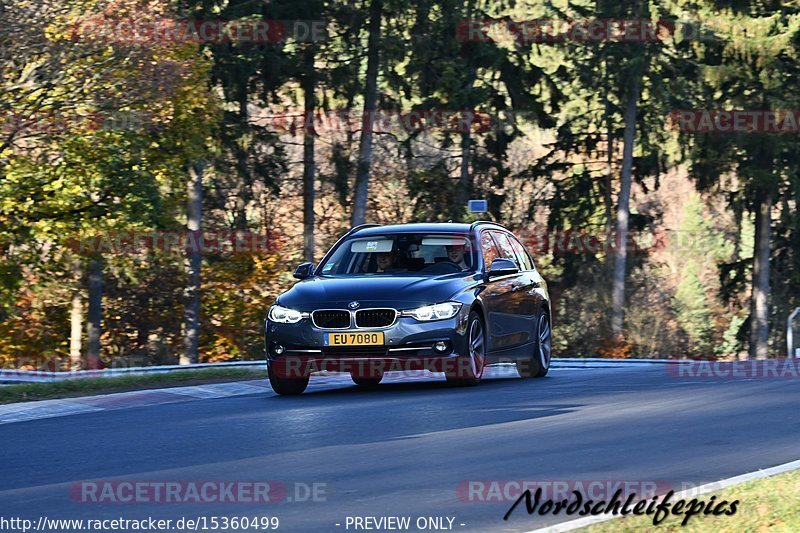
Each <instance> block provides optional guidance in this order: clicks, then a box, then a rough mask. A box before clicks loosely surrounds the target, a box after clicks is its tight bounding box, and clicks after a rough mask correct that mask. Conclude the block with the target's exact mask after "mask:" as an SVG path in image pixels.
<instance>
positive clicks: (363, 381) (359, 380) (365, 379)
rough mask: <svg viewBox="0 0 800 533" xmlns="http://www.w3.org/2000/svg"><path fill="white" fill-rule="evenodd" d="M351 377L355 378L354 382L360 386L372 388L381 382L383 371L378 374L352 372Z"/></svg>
mask: <svg viewBox="0 0 800 533" xmlns="http://www.w3.org/2000/svg"><path fill="white" fill-rule="evenodd" d="M350 377H351V378H352V379H353V383H355V384H356V385H358V386H359V387H364V388H372V387H377V386H378V385H379V384H380V382H381V380H382V379H383V372H381V373H380V374H379V375H376V376H362V375H359V374H358V373H356V372H350Z"/></svg>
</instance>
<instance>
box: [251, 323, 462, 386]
mask: <svg viewBox="0 0 800 533" xmlns="http://www.w3.org/2000/svg"><path fill="white" fill-rule="evenodd" d="M265 327H266V349H267V363H268V364H269V365H270V369H271V371H272V372H273V373H275V374H276V375H278V376H281V377H287V378H291V377H303V376H307V375H309V374H312V373H314V372H321V371H328V372H350V373H353V374H354V375H360V376H365V377H368V376H378V375H381V374H382V373H384V372H391V371H400V372H410V371H420V370H428V371H431V372H448V373H457V372H458V369H459V368H460V367H461V366H464V365H465V364H466V363H464V362H463V361H464V359H465V358H464V357H462V356H464V355H466V354H468V353H469V352H468V349H467V337H466V315H465V314H464V312H463V310H462V311H461V312H459V313H458V314H457V315H456V316H455V317H453V318H451V319H446V320H435V321H431V322H421V321H418V320H416V319H414V318H411V317H399V318H398V319H397V321H396V322H395V323H394V324H392V325H391V326H389V327H385V328H351V329H346V330H338V329H337V330H329V329H320V328H317V327H316V326H314V325H313V324H312V322H311V320H310V319H308V318H305V319H303V320H301V321H300V322H298V323H296V324H279V323H276V322H272V321H270V320H267V321H266V325H265ZM373 331H381V332H383V333H384V344H383V345H380V346H336V347H331V346H326V345H325V344H326V342H325V339H326V337H325V336H326V335H327V334H330V333H342V332H373ZM437 342H444V343H445V344H446V349H445V350H444V351H440V350H436V349H435V348H434V344H436V343H437Z"/></svg>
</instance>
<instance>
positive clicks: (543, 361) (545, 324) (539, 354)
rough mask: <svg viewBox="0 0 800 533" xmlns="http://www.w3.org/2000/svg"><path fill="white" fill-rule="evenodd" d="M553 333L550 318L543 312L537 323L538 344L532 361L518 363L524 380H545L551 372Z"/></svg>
mask: <svg viewBox="0 0 800 533" xmlns="http://www.w3.org/2000/svg"><path fill="white" fill-rule="evenodd" d="M552 339H553V333H552V328H551V327H550V317H549V316H548V315H547V313H545V312H542V313H541V314H540V315H539V319H538V320H537V321H536V343H535V345H534V348H533V354H532V355H531V358H530V359H527V360H525V361H517V372H519V375H520V376H522V377H523V378H543V377H545V376H546V375H547V371H548V370H550V359H551V356H552V353H553V350H552Z"/></svg>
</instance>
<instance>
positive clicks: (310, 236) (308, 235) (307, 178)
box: [301, 44, 316, 263]
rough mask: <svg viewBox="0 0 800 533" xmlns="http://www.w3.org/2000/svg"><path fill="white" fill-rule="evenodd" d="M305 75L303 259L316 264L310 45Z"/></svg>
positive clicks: (313, 80) (313, 83)
mask: <svg viewBox="0 0 800 533" xmlns="http://www.w3.org/2000/svg"><path fill="white" fill-rule="evenodd" d="M303 59H304V63H305V73H304V75H303V79H302V80H301V83H302V88H303V105H304V109H303V116H304V118H305V127H304V128H303V259H304V260H305V261H310V262H312V263H313V262H314V170H315V167H314V135H315V133H316V132H315V131H314V107H315V105H316V99H315V95H314V91H315V84H316V80H315V76H314V59H315V49H314V45H313V44H310V45H309V46H308V47H306V49H305V53H304V55H303Z"/></svg>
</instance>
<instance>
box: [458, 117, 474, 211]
mask: <svg viewBox="0 0 800 533" xmlns="http://www.w3.org/2000/svg"><path fill="white" fill-rule="evenodd" d="M471 144H472V131H471V129H470V128H469V127H468V128H467V130H466V131H465V132H463V133H462V134H461V175H460V176H459V178H458V184H457V186H456V210H457V212H458V213H464V212H465V210H466V208H467V202H468V201H469V193H470V190H471V189H472V180H471V179H470V174H469V162H470V154H471V150H470V148H471Z"/></svg>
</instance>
